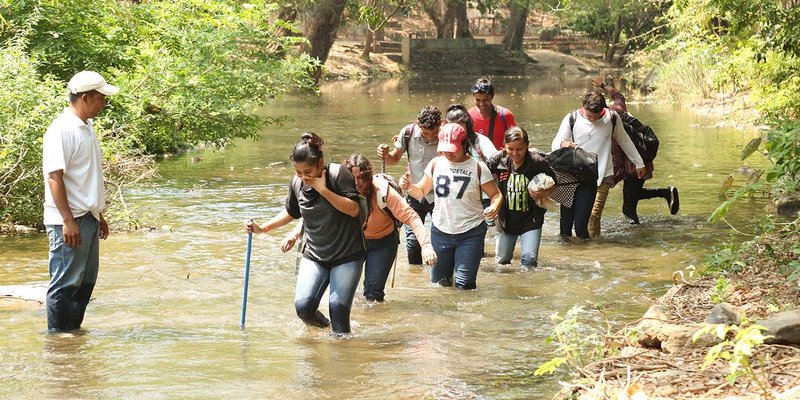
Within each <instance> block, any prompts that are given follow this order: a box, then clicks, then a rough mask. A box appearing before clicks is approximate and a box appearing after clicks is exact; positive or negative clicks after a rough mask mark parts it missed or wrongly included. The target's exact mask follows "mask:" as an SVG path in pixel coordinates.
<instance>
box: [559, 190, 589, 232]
mask: <svg viewBox="0 0 800 400" xmlns="http://www.w3.org/2000/svg"><path fill="white" fill-rule="evenodd" d="M596 195H597V182H595V181H591V182H581V183H580V184H579V185H578V187H577V188H576V189H575V200H573V202H572V207H570V208H567V207H564V206H563V205H562V206H561V220H560V230H561V236H572V225H573V224H574V225H575V236H577V237H579V238H582V239H589V217H591V215H592V207H594V198H595V196H596Z"/></svg>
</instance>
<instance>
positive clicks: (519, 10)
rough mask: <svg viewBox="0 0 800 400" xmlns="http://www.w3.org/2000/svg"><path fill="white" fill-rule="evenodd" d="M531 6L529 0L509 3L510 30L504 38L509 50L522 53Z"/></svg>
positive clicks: (514, 0) (517, 0)
mask: <svg viewBox="0 0 800 400" xmlns="http://www.w3.org/2000/svg"><path fill="white" fill-rule="evenodd" d="M530 6H531V4H530V1H529V0H511V1H509V2H508V10H509V16H508V30H507V31H506V35H505V36H504V37H503V44H504V45H505V46H506V49H507V50H513V51H522V45H523V40H524V38H525V27H526V25H527V22H528V11H529V10H530Z"/></svg>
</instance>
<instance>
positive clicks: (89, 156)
mask: <svg viewBox="0 0 800 400" xmlns="http://www.w3.org/2000/svg"><path fill="white" fill-rule="evenodd" d="M42 170H43V172H44V224H45V225H63V224H64V219H63V217H62V216H61V213H60V212H59V211H58V208H56V204H55V202H54V201H53V194H52V193H51V192H50V185H49V184H48V183H47V174H48V173H50V172H53V171H58V170H63V171H64V186H65V188H66V192H67V202H68V203H69V207H70V209H71V210H72V216H73V217H75V218H77V217H80V216H82V215H84V214H86V213H89V212H90V213H92V215H94V217H95V218H97V219H98V220H99V219H100V213H101V212H103V210H104V209H105V206H106V197H105V186H104V184H103V159H102V153H101V151H100V143H99V142H98V141H97V136H96V135H95V133H94V129H92V123H91V120H90V121H89V123H88V124H86V123H84V122H83V121H82V120H81V119H80V118H78V116H77V115H75V114H74V113H73V112H72V111H71V110H70V109H69V108H67V109H65V110H64V112H63V113H62V114H61V115H59V116H58V118H56V119H55V120H54V121H53V123H51V124H50V127H49V128H47V132H46V133H45V134H44V139H43V145H42Z"/></svg>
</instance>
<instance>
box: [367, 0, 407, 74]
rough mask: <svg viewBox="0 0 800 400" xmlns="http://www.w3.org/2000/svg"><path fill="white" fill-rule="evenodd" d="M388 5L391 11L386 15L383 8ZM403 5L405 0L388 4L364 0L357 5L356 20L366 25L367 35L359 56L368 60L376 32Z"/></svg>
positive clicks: (378, 0) (376, 0) (380, 1)
mask: <svg viewBox="0 0 800 400" xmlns="http://www.w3.org/2000/svg"><path fill="white" fill-rule="evenodd" d="M389 5H390V6H391V7H392V11H391V12H390V13H389V14H388V15H387V14H386V12H385V11H384V8H385V7H386V6H389ZM404 5H405V0H397V2H396V4H389V3H387V2H384V1H382V0H366V1H365V4H364V5H363V6H361V7H359V9H358V14H359V15H358V21H359V22H362V23H364V24H365V25H366V26H367V37H366V40H365V41H364V51H363V52H362V53H361V58H363V59H366V60H369V55H370V53H371V52H372V50H373V47H374V46H375V34H376V32H378V31H379V30H380V29H382V28H383V26H384V25H386V23H387V22H389V20H391V19H392V17H394V15H395V14H397V12H398V11H400V9H401V8H402V7H403V6H404Z"/></svg>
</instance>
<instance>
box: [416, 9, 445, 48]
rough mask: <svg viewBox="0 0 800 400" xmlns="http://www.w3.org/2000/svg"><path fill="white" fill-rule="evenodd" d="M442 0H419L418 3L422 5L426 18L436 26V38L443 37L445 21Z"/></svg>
mask: <svg viewBox="0 0 800 400" xmlns="http://www.w3.org/2000/svg"><path fill="white" fill-rule="evenodd" d="M442 1H443V0H428V1H420V5H421V6H422V11H424V12H425V14H427V15H428V18H430V19H431V22H433V26H435V27H436V38H437V39H442V38H444V33H445V21H444V14H445V13H444V11H442V9H443V8H444V5H443V4H442Z"/></svg>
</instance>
